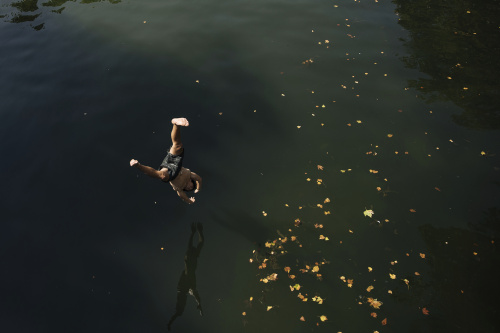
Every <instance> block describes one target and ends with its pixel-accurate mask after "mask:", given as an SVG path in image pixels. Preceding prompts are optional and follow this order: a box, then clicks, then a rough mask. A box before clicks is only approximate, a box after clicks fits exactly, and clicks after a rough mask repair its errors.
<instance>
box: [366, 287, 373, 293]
mask: <svg viewBox="0 0 500 333" xmlns="http://www.w3.org/2000/svg"><path fill="white" fill-rule="evenodd" d="M374 288H375V287H374V286H368V288H366V291H367V292H370V291H372V290H373V289H374Z"/></svg>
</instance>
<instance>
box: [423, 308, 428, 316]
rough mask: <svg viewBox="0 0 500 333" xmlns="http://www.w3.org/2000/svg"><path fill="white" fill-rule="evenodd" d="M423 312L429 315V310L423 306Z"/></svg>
mask: <svg viewBox="0 0 500 333" xmlns="http://www.w3.org/2000/svg"><path fill="white" fill-rule="evenodd" d="M422 313H423V314H424V315H426V316H428V315H429V310H427V309H426V308H422Z"/></svg>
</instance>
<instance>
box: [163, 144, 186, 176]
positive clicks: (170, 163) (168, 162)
mask: <svg viewBox="0 0 500 333" xmlns="http://www.w3.org/2000/svg"><path fill="white" fill-rule="evenodd" d="M183 159H184V149H183V150H182V153H181V154H180V155H173V154H170V152H168V153H167V156H165V158H164V159H163V162H161V165H160V167H159V168H158V170H161V169H163V168H167V169H168V181H171V180H174V179H175V177H177V175H178V174H179V171H181V168H182V160H183Z"/></svg>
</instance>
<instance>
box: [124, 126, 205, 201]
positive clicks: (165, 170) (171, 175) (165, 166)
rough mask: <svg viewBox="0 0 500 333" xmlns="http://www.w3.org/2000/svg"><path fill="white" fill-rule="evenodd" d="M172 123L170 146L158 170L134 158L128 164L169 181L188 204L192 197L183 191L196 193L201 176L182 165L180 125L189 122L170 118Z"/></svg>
mask: <svg viewBox="0 0 500 333" xmlns="http://www.w3.org/2000/svg"><path fill="white" fill-rule="evenodd" d="M172 125H173V127H172V133H171V134H170V136H171V138H172V147H171V148H170V151H169V152H168V153H167V156H166V157H165V158H164V159H163V162H162V164H161V165H160V168H159V169H158V170H155V169H153V168H152V167H149V166H147V165H142V164H141V163H139V161H137V160H134V159H131V160H130V166H132V167H135V168H137V169H139V170H140V171H142V172H143V173H145V174H146V175H148V176H150V177H153V178H157V179H160V180H161V181H163V182H170V185H172V187H173V189H174V191H176V192H177V195H178V196H179V197H180V198H181V199H182V200H184V201H185V202H187V203H188V204H192V203H193V202H194V197H191V198H188V196H187V194H186V192H185V191H192V190H194V193H198V192H199V191H200V190H201V177H200V176H198V175H197V174H195V173H194V172H191V171H190V170H189V169H186V168H184V167H183V166H182V161H183V159H184V148H183V146H182V141H181V129H180V127H181V126H189V122H188V120H187V119H186V118H174V119H172Z"/></svg>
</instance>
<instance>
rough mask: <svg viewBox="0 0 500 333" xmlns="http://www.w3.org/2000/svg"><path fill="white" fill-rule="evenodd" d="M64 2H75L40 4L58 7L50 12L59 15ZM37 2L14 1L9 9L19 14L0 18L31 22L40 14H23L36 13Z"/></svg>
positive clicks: (52, 0) (84, 1) (91, 0)
mask: <svg viewBox="0 0 500 333" xmlns="http://www.w3.org/2000/svg"><path fill="white" fill-rule="evenodd" d="M104 1H106V0H80V1H79V3H82V4H90V3H96V2H104ZM107 1H108V2H109V3H112V4H117V3H120V2H121V0H107ZM66 2H76V0H49V1H46V2H41V5H42V6H43V7H60V8H58V9H54V10H52V11H51V12H53V13H57V14H60V13H61V12H62V11H63V10H64V8H65V7H61V6H62V5H64V4H65V3H66ZM38 3H39V1H38V0H20V1H16V2H13V3H11V4H10V7H13V8H15V9H17V11H19V12H20V13H19V12H13V13H9V14H5V15H0V18H6V17H11V19H10V20H9V22H11V23H23V22H32V21H34V20H35V19H37V18H38V17H39V16H40V15H41V14H42V13H41V12H39V13H36V14H25V13H33V12H36V11H39V10H40V8H39V7H38ZM43 25H44V23H41V24H39V25H36V26H32V27H33V29H35V30H40V29H42V28H43Z"/></svg>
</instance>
